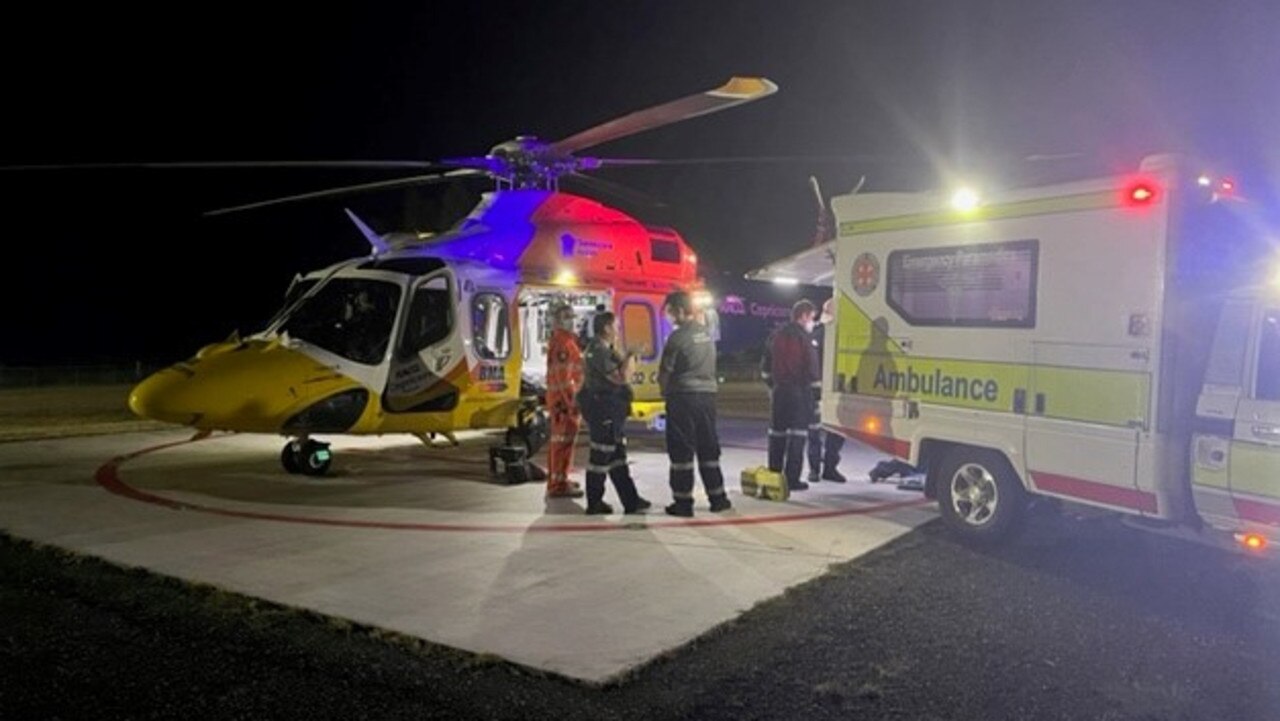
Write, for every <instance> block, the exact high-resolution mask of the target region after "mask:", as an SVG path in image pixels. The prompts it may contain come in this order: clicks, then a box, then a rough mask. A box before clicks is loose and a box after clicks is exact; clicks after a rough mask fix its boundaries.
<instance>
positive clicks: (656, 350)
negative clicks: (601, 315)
mask: <svg viewBox="0 0 1280 721" xmlns="http://www.w3.org/2000/svg"><path fill="white" fill-rule="evenodd" d="M659 303H661V299H660V298H658V297H656V296H649V295H636V294H627V295H623V296H621V297H620V298H619V299H618V305H617V308H618V311H617V314H618V319H619V321H620V322H619V323H618V337H619V339H620V342H619V346H620V349H622V350H623V351H624V352H634V353H635V354H636V367H635V370H634V371H633V372H632V375H631V386H632V389H633V390H634V391H635V397H636V399H637V400H650V399H657V398H660V397H661V393H659V391H658V360H659V358H660V356H661V354H662V344H663V341H664V340H665V338H666V336H667V335H668V334H669V332H670V331H669V329H668V328H666V327H665V324H664V319H663V318H662V317H661V315H660V313H659V312H658V306H659Z"/></svg>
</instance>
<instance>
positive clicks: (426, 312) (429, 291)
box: [400, 275, 453, 357]
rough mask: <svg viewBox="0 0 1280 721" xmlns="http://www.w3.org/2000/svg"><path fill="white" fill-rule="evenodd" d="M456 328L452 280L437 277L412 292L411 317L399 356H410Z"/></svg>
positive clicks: (445, 336)
mask: <svg viewBox="0 0 1280 721" xmlns="http://www.w3.org/2000/svg"><path fill="white" fill-rule="evenodd" d="M452 328H453V299H452V298H451V297H450V294H449V279H448V278H446V277H444V276H442V275H441V276H436V277H434V278H431V279H430V280H428V281H426V282H425V283H423V284H422V285H419V286H418V287H417V288H416V289H414V291H413V302H411V303H410V304H409V315H408V317H407V318H406V319H405V324H404V336H403V339H402V340H401V341H400V355H401V356H402V357H408V356H411V355H413V354H415V353H417V352H419V351H421V350H422V349H424V348H427V347H430V346H433V345H435V344H436V343H439V342H440V341H442V340H444V339H445V338H448V337H449V331H450V330H451V329H452Z"/></svg>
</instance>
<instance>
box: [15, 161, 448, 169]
mask: <svg viewBox="0 0 1280 721" xmlns="http://www.w3.org/2000/svg"><path fill="white" fill-rule="evenodd" d="M447 167H449V166H447V165H443V164H441V163H433V162H430V161H426V160H226V161H223V160H213V161H204V160H196V161H175V162H163V163H159V162H157V163H151V162H141V163H55V164H48V165H4V166H0V171H14V170H169V169H172V170H186V169H191V170H209V169H219V168H227V169H235V168H347V169H369V170H443V169H445V168H447Z"/></svg>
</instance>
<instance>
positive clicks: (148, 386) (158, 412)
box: [129, 364, 201, 426]
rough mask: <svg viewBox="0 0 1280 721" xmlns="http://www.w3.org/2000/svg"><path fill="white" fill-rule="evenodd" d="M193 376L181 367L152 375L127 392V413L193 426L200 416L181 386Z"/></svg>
mask: <svg viewBox="0 0 1280 721" xmlns="http://www.w3.org/2000/svg"><path fill="white" fill-rule="evenodd" d="M193 375H194V373H193V372H192V371H191V370H190V369H188V368H185V367H183V365H181V364H179V365H176V366H170V367H168V368H165V369H164V370H161V371H158V372H156V373H152V374H151V375H150V376H147V378H146V379H145V380H143V381H142V382H141V383H139V384H138V385H136V386H134V387H133V390H132V391H130V392H129V410H131V411H133V412H134V414H135V415H137V416H139V417H141V418H150V419H151V420H155V421H163V422H165V423H177V424H179V425H184V426H189V425H195V423H196V421H197V420H199V418H200V416H201V413H200V412H199V411H196V410H195V407H194V405H193V404H191V403H190V399H189V398H186V397H185V395H186V393H185V391H186V390H187V389H186V388H185V386H186V384H187V381H188V380H189V379H190V378H191V377H192V376H193Z"/></svg>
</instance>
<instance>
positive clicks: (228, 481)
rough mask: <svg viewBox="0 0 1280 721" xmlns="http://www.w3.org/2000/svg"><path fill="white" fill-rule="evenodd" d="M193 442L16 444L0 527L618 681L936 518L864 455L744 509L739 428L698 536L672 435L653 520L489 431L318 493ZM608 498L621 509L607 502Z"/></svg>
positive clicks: (266, 458) (399, 450)
mask: <svg viewBox="0 0 1280 721" xmlns="http://www.w3.org/2000/svg"><path fill="white" fill-rule="evenodd" d="M189 436H190V434H189V433H187V432H181V431H174V432H155V433H136V434H125V435H115V436H96V437H87V438H69V439H58V440H49V441H31V442H23V443H9V444H2V445H0V527H3V528H4V529H5V530H6V531H8V532H9V533H11V534H13V535H15V536H19V537H23V538H29V539H32V540H36V541H40V542H44V543H49V544H53V545H57V546H61V547H64V548H67V549H70V550H74V551H78V552H82V553H88V554H92V555H95V556H100V557H102V558H106V559H108V560H111V561H114V562H117V563H121V564H125V565H131V566H142V567H146V568H148V569H150V570H153V571H155V572H158V573H163V574H167V575H171V576H176V577H179V578H184V579H189V580H192V581H200V582H204V583H210V584H214V585H217V586H220V587H223V588H227V589H229V590H232V591H236V592H239V593H243V594H248V595H252V596H257V597H261V598H264V599H268V600H271V601H274V602H277V603H282V604H286V605H290V606H296V607H301V608H307V609H312V610H315V611H318V612H320V613H324V614H328V615H332V616H339V617H342V618H347V619H350V620H352V621H356V622H359V623H363V624H369V625H373V626H377V627H380V628H385V629H389V630H392V631H397V632H400V633H404V634H407V635H411V636H415V637H420V638H423V639H427V640H429V641H432V642H435V643H441V644H445V645H448V646H453V647H457V648H461V649H466V650H469V651H474V652H479V653H489V654H494V655H497V656H501V657H503V658H506V659H509V660H511V661H514V662H517V663H520V664H525V665H528V666H532V667H535V668H539V669H543V670H547V671H552V672H555V673H560V674H564V675H566V676H570V677H574V678H578V679H582V680H586V681H590V682H603V681H607V680H609V679H610V678H612V677H615V676H617V675H619V674H621V673H624V672H625V671H627V670H628V669H630V668H632V667H634V666H636V665H639V664H641V663H643V662H645V661H646V660H648V659H651V658H653V657H654V656H656V655H658V654H660V653H662V652H664V651H667V650H669V649H671V648H674V647H676V646H679V645H681V644H683V643H685V642H687V641H689V640H691V639H693V638H695V637H697V636H699V635H701V634H703V633H705V632H706V631H707V630H709V629H711V628H712V627H714V626H716V625H718V624H720V623H723V622H725V621H728V620H731V619H733V618H734V617H736V616H738V615H739V614H740V613H742V612H743V611H745V610H746V609H748V608H750V607H751V606H753V605H755V604H757V603H759V602H761V601H763V600H766V599H768V598H771V597H773V596H776V595H778V594H780V593H782V592H783V591H784V590H785V589H787V588H788V587H790V586H794V585H796V584H799V583H802V582H804V581H807V580H809V579H811V578H814V577H816V576H818V575H821V574H822V573H823V572H824V571H825V570H826V569H827V567H828V566H829V565H830V564H832V563H836V562H842V561H846V560H849V559H852V558H856V557H858V556H860V555H862V554H864V553H866V552H868V551H870V550H871V549H874V548H876V547H877V546H880V545H881V544H883V543H885V542H887V541H889V540H891V539H893V538H895V537H897V536H899V535H901V534H902V533H905V532H906V531H908V530H910V529H911V528H913V527H915V526H917V525H919V524H920V523H923V522H925V521H927V520H929V519H930V518H932V517H933V516H934V512H933V509H932V507H931V506H930V505H929V504H926V503H925V501H924V500H923V499H922V497H921V496H920V494H918V493H913V492H907V491H900V490H898V489H896V488H895V487H893V486H887V485H871V484H869V483H867V482H866V480H865V479H866V471H867V470H868V469H870V468H871V467H872V466H873V465H874V464H875V462H876V461H877V460H879V459H880V457H881V456H880V455H879V454H878V453H877V452H876V451H872V450H869V449H866V448H865V447H863V446H861V445H859V444H856V443H852V442H851V443H849V444H848V445H847V446H846V448H845V453H844V460H843V462H842V465H841V468H842V470H843V471H844V472H845V473H846V475H849V476H850V482H849V483H847V484H832V483H820V484H816V485H815V486H814V487H813V488H812V489H811V490H809V491H806V492H803V493H798V494H796V495H795V496H793V498H792V500H791V501H788V502H786V503H775V502H769V501H763V500H758V499H754V498H746V497H743V496H742V495H741V494H740V493H739V492H738V491H737V485H738V484H737V476H738V472H739V471H740V470H741V469H743V468H746V467H749V466H756V465H760V464H761V463H762V462H763V460H764V450H763V448H764V427H763V423H761V422H758V421H737V420H726V421H724V423H723V424H722V441H723V442H724V444H725V449H724V456H723V458H722V460H721V464H722V466H723V467H724V469H725V475H726V480H727V482H728V486H729V488H730V489H731V490H730V494H729V495H730V498H731V500H732V501H733V503H734V508H733V510H731V511H729V512H727V513H723V514H711V513H709V512H707V510H706V499H705V497H704V496H702V495H701V489H700V488H699V489H698V490H697V494H698V499H697V501H696V504H697V505H696V509H695V510H696V512H697V515H696V517H695V518H693V519H688V520H686V519H675V518H671V517H668V516H666V515H665V514H663V513H662V512H661V507H662V506H663V505H665V504H666V503H668V502H669V501H670V500H671V494H670V491H669V490H668V488H667V485H666V479H667V461H666V456H665V454H664V452H663V447H662V442H661V437H660V436H656V435H648V434H643V433H637V434H636V435H635V436H634V437H633V440H632V444H631V456H632V460H633V466H632V472H633V475H634V476H635V477H636V479H637V483H638V485H639V486H640V490H641V494H642V495H644V496H645V497H647V498H648V499H649V500H651V501H652V502H653V503H654V507H655V510H654V511H651V512H650V513H649V514H647V515H642V516H623V515H621V514H620V513H619V514H615V515H613V516H608V517H598V516H591V517H588V516H585V515H583V513H582V511H583V504H582V502H581V500H568V499H558V500H551V501H548V500H546V499H544V497H543V488H542V486H541V484H539V483H530V484H525V485H517V486H507V485H501V484H499V483H497V482H495V481H494V480H493V479H491V478H490V476H489V473H488V465H487V464H488V460H487V450H486V449H487V447H488V445H489V444H490V443H492V442H493V441H494V438H493V437H491V436H481V435H473V436H470V437H467V438H464V439H462V445H461V446H460V447H457V448H452V447H446V446H443V445H442V446H438V447H431V448H428V447H426V446H424V445H422V444H420V443H418V442H417V441H415V440H412V439H406V438H403V437H387V438H343V437H334V438H333V439H332V440H333V441H334V445H333V450H334V453H335V462H334V469H333V473H332V475H331V476H329V477H325V478H319V479H315V478H308V477H305V476H291V475H287V474H286V473H285V472H284V471H283V470H282V469H281V468H280V464H279V451H280V447H281V446H282V445H283V440H282V439H280V438H275V437H268V436H233V435H225V436H214V437H212V438H209V439H206V440H201V441H195V442H188V441H187V439H188V438H189ZM580 440H581V441H583V442H584V443H585V437H580ZM585 460H586V449H585V448H580V449H579V452H578V461H579V463H583V462H585ZM581 473H582V469H581V467H579V468H577V469H575V473H574V477H575V478H577V479H579V480H581ZM606 500H608V501H610V502H612V503H613V504H614V506H615V507H618V506H619V504H618V503H616V498H615V497H614V495H613V491H612V488H610V489H609V490H608V492H607V494H606ZM619 510H620V508H619Z"/></svg>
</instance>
